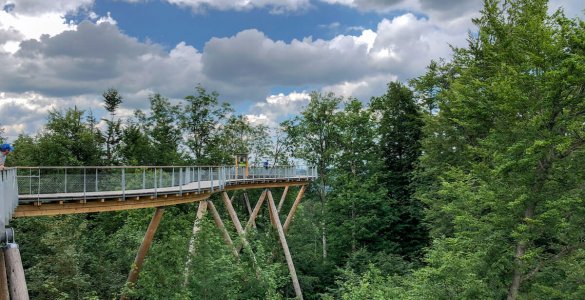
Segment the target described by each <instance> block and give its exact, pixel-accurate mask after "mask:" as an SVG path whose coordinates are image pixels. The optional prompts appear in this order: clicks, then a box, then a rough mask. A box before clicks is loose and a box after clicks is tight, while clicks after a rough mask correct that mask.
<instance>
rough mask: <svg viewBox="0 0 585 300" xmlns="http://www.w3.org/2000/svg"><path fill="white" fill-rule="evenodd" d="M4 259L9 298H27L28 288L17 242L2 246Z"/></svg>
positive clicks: (16, 299) (15, 299)
mask: <svg viewBox="0 0 585 300" xmlns="http://www.w3.org/2000/svg"><path fill="white" fill-rule="evenodd" d="M4 260H5V262H6V271H7V273H6V274H7V277H8V287H9V293H10V299H13V300H28V299H29V297H28V289H27V287H26V279H25V277H24V269H23V267H22V260H21V258H20V251H19V250H18V244H15V243H8V244H6V246H5V248H4Z"/></svg>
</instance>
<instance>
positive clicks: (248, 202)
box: [244, 190, 252, 216]
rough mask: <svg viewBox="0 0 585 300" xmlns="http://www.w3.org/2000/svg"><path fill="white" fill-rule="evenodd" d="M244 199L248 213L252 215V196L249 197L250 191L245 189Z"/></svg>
mask: <svg viewBox="0 0 585 300" xmlns="http://www.w3.org/2000/svg"><path fill="white" fill-rule="evenodd" d="M244 201H245V202H246V208H247V209H248V215H250V216H251V215H252V206H250V198H249V197H248V192H247V191H246V190H244Z"/></svg>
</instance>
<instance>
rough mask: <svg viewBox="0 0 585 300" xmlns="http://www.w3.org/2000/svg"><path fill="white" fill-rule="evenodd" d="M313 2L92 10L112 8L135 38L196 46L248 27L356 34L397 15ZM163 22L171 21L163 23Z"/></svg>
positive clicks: (272, 33) (122, 5)
mask: <svg viewBox="0 0 585 300" xmlns="http://www.w3.org/2000/svg"><path fill="white" fill-rule="evenodd" d="M313 5H314V7H312V8H309V9H307V10H304V11H302V12H294V13H289V14H271V13H270V10H269V9H267V8H263V9H254V10H249V11H233V10H230V11H212V10H211V9H210V10H208V11H206V12H202V13H195V12H193V11H192V10H191V9H189V8H186V7H184V8H180V7H177V6H176V5H172V4H169V3H165V2H159V1H151V2H147V3H128V2H122V1H101V2H96V5H95V6H94V11H95V12H96V13H97V14H99V15H107V13H108V12H115V16H116V20H117V22H118V26H119V27H120V29H122V30H124V32H125V33H126V34H128V35H131V36H134V37H137V38H139V39H141V40H146V39H151V40H153V41H155V42H157V43H162V44H164V45H168V46H169V47H173V46H174V45H176V44H177V43H179V42H181V41H184V42H187V43H188V44H190V45H193V46H194V47H196V48H198V49H201V48H203V45H204V44H205V42H207V41H208V40H209V39H211V38H212V37H229V36H233V35H235V34H237V33H238V32H240V31H241V30H243V29H252V28H255V29H258V30H260V31H262V32H264V33H265V34H266V35H267V36H269V37H270V38H272V39H275V40H283V41H291V40H292V39H302V38H304V37H307V36H313V37H315V38H323V39H330V38H333V37H335V36H336V35H338V34H346V33H356V32H358V31H359V28H363V29H366V28H369V29H375V28H376V26H377V24H378V22H379V21H380V20H382V19H383V18H384V17H386V18H392V17H393V16H395V15H397V12H387V13H376V12H373V11H364V12H362V11H358V10H355V9H352V8H349V7H347V6H341V5H332V4H327V3H315V4H313ZM169 20H173V22H172V23H169ZM332 24H333V26H332ZM336 24H339V25H338V26H335V25H336ZM177 29H180V30H177Z"/></svg>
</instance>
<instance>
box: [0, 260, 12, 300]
mask: <svg viewBox="0 0 585 300" xmlns="http://www.w3.org/2000/svg"><path fill="white" fill-rule="evenodd" d="M8 299H10V294H9V293H8V278H7V277H6V263H5V262H4V251H2V249H0V300H8Z"/></svg>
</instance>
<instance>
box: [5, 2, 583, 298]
mask: <svg viewBox="0 0 585 300" xmlns="http://www.w3.org/2000/svg"><path fill="white" fill-rule="evenodd" d="M473 21H474V24H475V26H476V28H474V30H473V31H471V32H470V33H469V37H468V44H467V46H466V47H463V48H453V50H452V57H451V58H450V59H448V60H447V59H443V60H437V61H431V62H429V63H428V67H427V69H426V73H425V74H423V75H421V76H420V77H417V78H413V79H411V80H409V81H408V82H389V83H388V85H387V90H386V92H385V93H384V94H383V95H380V96H376V97H373V98H371V99H355V98H345V97H341V96H338V95H335V94H333V93H323V92H318V91H315V92H312V93H311V99H310V102H309V103H308V104H307V105H306V107H304V109H303V110H302V111H301V112H300V113H299V114H298V115H297V116H296V117H294V118H291V119H289V120H286V121H284V122H282V123H281V124H280V126H279V128H268V127H266V126H263V125H255V124H253V123H251V122H249V121H248V120H247V119H246V118H245V117H244V116H241V115H238V114H236V113H235V110H234V109H233V108H232V107H231V106H230V105H229V104H228V102H221V101H220V100H219V98H220V95H219V94H218V93H217V92H211V91H208V90H207V89H206V88H205V87H203V86H201V85H196V86H195V87H194V93H193V95H188V96H186V97H184V99H182V101H181V102H174V101H171V100H170V99H168V98H166V97H165V96H164V95H160V94H153V95H151V96H150V97H149V99H148V101H150V109H149V110H147V111H140V110H137V111H135V112H134V116H133V117H131V118H121V117H119V116H118V114H117V110H118V108H119V107H120V105H121V104H122V103H123V101H124V98H123V95H121V94H120V93H119V92H118V90H117V89H116V88H108V87H104V90H105V91H104V93H103V95H102V96H103V106H104V108H105V110H106V111H107V114H106V117H104V118H103V120H99V119H97V118H96V117H94V115H93V113H92V112H91V111H88V110H86V109H84V108H83V107H72V108H69V109H66V110H53V111H51V112H50V113H49V115H48V116H47V122H46V125H45V126H44V128H43V129H42V130H40V131H39V132H37V133H36V134H34V135H24V134H23V135H20V136H19V137H18V138H17V139H16V140H14V141H8V142H10V143H12V144H14V146H15V149H16V150H15V151H14V153H12V154H11V155H10V156H9V158H8V160H7V166H83V165H90V166H109V165H116V166H119V165H128V166H131V165H141V166H156V165H168V166H170V165H230V164H233V155H234V154H236V153H249V154H250V158H251V162H252V163H255V164H260V163H261V161H263V160H265V159H268V160H269V161H270V162H271V164H275V165H288V164H293V163H299V162H303V163H305V164H307V165H311V166H316V167H317V168H318V175H319V176H318V178H317V180H316V181H314V182H313V183H312V184H311V185H310V186H309V188H308V190H307V192H306V193H305V197H304V199H303V202H302V204H301V206H300V207H299V210H298V212H297V214H296V216H295V219H294V221H293V222H292V224H291V228H290V231H289V232H288V233H287V240H288V245H289V248H290V249H291V254H292V258H293V260H294V263H295V267H296V270H297V275H298V276H299V281H300V285H301V288H302V290H303V295H304V298H305V299H326V300H330V299H504V298H506V299H585V230H583V228H585V168H584V167H585V22H584V21H583V20H581V19H579V18H576V19H573V18H568V17H566V16H565V14H564V13H563V12H562V11H556V12H554V13H552V14H551V13H549V12H548V7H547V1H545V0H517V1H497V0H486V1H484V6H483V9H482V11H481V14H480V16H479V17H478V18H477V19H475V20H473ZM100 123H104V124H105V126H98V125H99V124H100ZM0 136H2V131H0ZM0 140H3V141H6V139H5V138H2V137H0ZM260 192H261V191H258V190H256V191H254V190H251V191H249V193H250V198H251V200H252V201H255V199H258V197H259V196H260ZM281 192H282V191H281V190H277V189H274V190H273V193H274V194H275V198H276V197H280V195H279V194H280V193H281ZM295 193H296V191H295V192H291V193H289V195H288V197H289V198H293V197H294V195H295ZM213 197H217V198H218V199H217V200H218V201H217V203H220V202H221V200H219V195H215V196H213ZM242 197H243V196H242V195H241V194H238V193H236V194H235V198H234V206H235V208H236V210H237V211H238V214H239V215H241V216H245V215H246V214H247V211H246V207H245V206H244V202H243V198H242ZM292 200H293V199H288V201H287V202H286V203H285V208H284V209H283V211H287V209H288V208H286V205H288V206H289V207H290V205H291V204H292ZM217 207H218V210H219V211H220V214H222V218H223V219H224V220H229V218H228V217H227V212H226V211H225V209H224V208H223V207H222V205H218V206H217ZM196 211H197V203H191V204H181V205H177V206H172V207H168V208H167V209H166V211H165V215H164V217H163V219H162V222H161V225H160V227H159V229H158V231H157V233H156V235H155V240H154V242H153V244H152V246H151V248H150V251H149V253H148V255H147V258H146V261H145V264H144V266H143V268H142V271H141V273H140V277H139V279H138V282H137V285H136V286H132V287H130V286H126V285H125V282H126V278H127V276H128V273H129V270H130V268H131V265H132V262H133V260H134V256H135V255H136V251H137V249H138V247H139V245H140V243H141V240H142V238H143V236H144V232H145V230H146V227H147V226H148V223H149V221H150V219H151V217H152V215H153V213H154V209H137V210H128V211H120V212H106V213H89V214H76V215H64V216H55V217H35V218H16V219H14V220H12V221H11V226H12V227H13V228H14V229H15V231H16V239H17V242H18V243H19V245H20V251H21V255H22V258H23V264H24V268H25V275H26V279H27V284H28V289H29V294H30V296H31V299H47V300H53V299H115V298H119V297H120V295H121V294H122V293H123V292H124V293H126V294H127V295H128V297H129V299H290V298H294V297H295V293H294V290H293V286H292V283H291V281H290V277H289V273H288V269H287V266H286V262H285V260H284V256H283V254H282V251H281V249H280V248H278V247H277V246H278V236H277V234H276V232H275V231H274V229H273V228H272V227H271V226H270V220H269V217H268V211H267V209H263V210H262V211H261V213H260V216H259V217H258V220H257V223H258V226H257V229H256V230H255V231H253V232H251V233H249V235H250V239H249V240H250V243H251V246H252V249H253V252H254V254H255V259H256V260H257V263H258V267H259V274H256V271H257V270H255V268H254V265H253V263H252V260H251V259H252V258H251V256H250V255H245V254H242V256H241V259H240V260H236V259H234V257H233V255H232V254H231V253H230V249H229V248H228V247H227V246H226V245H225V244H224V242H223V240H222V237H221V233H220V232H219V231H218V229H217V228H216V227H215V226H214V224H213V220H212V219H211V217H209V216H207V217H206V218H205V219H204V220H203V222H202V224H201V226H202V230H201V232H199V234H198V236H197V239H196V251H195V253H196V255H194V256H193V257H189V252H188V248H189V240H190V238H191V235H192V227H193V222H194V220H195V213H196ZM226 227H227V228H228V229H229V230H230V233H231V234H232V238H233V239H234V240H237V233H236V232H235V229H234V226H233V224H231V223H230V222H229V221H226ZM279 250H280V251H279ZM188 260H189V261H191V264H192V267H191V268H188V269H185V264H186V262H187V261H188ZM186 270H187V271H186ZM185 272H187V273H185ZM185 278H187V279H188V280H185Z"/></svg>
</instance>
